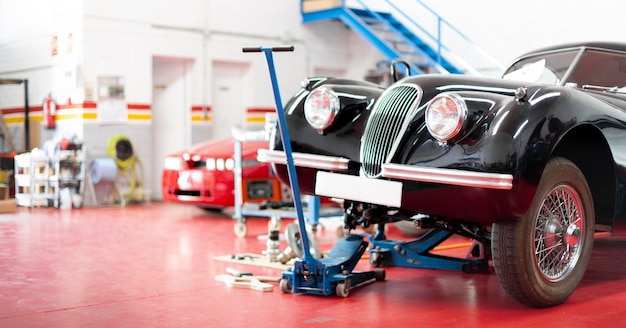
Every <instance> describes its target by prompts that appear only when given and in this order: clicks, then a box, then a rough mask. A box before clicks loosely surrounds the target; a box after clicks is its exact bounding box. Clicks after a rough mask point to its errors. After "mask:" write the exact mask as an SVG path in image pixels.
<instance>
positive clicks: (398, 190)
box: [315, 171, 402, 207]
mask: <svg viewBox="0 0 626 328" xmlns="http://www.w3.org/2000/svg"><path fill="white" fill-rule="evenodd" d="M315 194H317V195H320V196H327V197H336V198H342V199H349V200H355V201H361V202H365V203H371V204H377V205H387V206H391V207H400V205H401V204H402V183H401V182H398V181H389V180H380V179H370V178H363V177H360V176H354V175H347V174H337V173H329V172H321V171H320V172H317V180H316V182H315Z"/></svg>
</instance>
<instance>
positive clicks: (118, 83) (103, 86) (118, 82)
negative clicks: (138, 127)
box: [98, 76, 128, 123]
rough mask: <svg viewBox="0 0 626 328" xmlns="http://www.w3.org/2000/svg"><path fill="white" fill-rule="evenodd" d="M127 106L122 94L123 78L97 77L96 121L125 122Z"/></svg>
mask: <svg viewBox="0 0 626 328" xmlns="http://www.w3.org/2000/svg"><path fill="white" fill-rule="evenodd" d="M127 120H128V107H127V106H126V97H125V95H124V78H123V77H120V76H101V77H98V121H99V122H101V123H116V122H126V121H127Z"/></svg>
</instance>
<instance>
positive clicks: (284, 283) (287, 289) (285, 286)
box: [278, 278, 293, 294]
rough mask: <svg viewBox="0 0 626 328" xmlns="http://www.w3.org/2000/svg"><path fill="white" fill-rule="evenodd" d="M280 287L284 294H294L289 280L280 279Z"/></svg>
mask: <svg viewBox="0 0 626 328" xmlns="http://www.w3.org/2000/svg"><path fill="white" fill-rule="evenodd" d="M278 285H279V286H280V290H282V291H283V293H286V294H291V293H292V292H293V286H292V285H291V282H290V281H289V279H285V278H283V279H280V282H279V283H278Z"/></svg>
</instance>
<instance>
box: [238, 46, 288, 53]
mask: <svg viewBox="0 0 626 328" xmlns="http://www.w3.org/2000/svg"><path fill="white" fill-rule="evenodd" d="M293 49H294V47H293V46H278V47H245V48H243V49H242V50H243V52H263V51H272V52H285V51H293Z"/></svg>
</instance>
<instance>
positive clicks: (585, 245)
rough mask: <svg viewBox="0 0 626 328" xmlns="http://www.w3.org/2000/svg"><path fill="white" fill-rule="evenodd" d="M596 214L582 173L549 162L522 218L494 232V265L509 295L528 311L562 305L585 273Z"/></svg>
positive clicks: (557, 161)
mask: <svg viewBox="0 0 626 328" xmlns="http://www.w3.org/2000/svg"><path fill="white" fill-rule="evenodd" d="M594 213H595V212H594V204H593V198H592V195H591V190H590V189H589V186H588V184H587V181H586V180H585V176H584V175H583V173H582V172H581V171H580V170H579V169H578V167H577V166H576V165H575V164H574V163H572V162H571V161H569V160H567V159H564V158H554V159H552V160H550V161H549V162H548V164H547V165H546V168H545V169H544V172H543V175H542V177H541V181H540V182H539V185H538V186H537V191H536V193H535V197H534V199H533V202H532V204H531V205H530V208H529V209H528V212H527V213H526V215H524V216H523V217H521V218H518V219H511V220H505V221H501V222H497V223H495V224H494V225H493V227H492V231H491V233H492V242H491V251H492V255H493V265H494V269H495V271H496V275H497V276H498V280H499V281H500V285H501V286H502V288H503V289H504V290H505V291H506V292H507V294H508V295H509V296H511V297H512V298H513V299H515V300H517V301H518V302H520V303H523V304H526V305H528V306H532V307H547V306H553V305H557V304H561V303H563V302H565V301H566V300H567V298H568V297H569V296H570V295H571V294H572V293H573V292H574V290H575V289H576V287H577V286H578V284H579V283H580V281H581V280H582V277H583V275H584V274H585V271H586V270H587V264H588V263H589V258H590V256H591V249H592V247H593V232H594V222H595V217H594Z"/></svg>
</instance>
